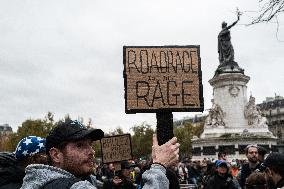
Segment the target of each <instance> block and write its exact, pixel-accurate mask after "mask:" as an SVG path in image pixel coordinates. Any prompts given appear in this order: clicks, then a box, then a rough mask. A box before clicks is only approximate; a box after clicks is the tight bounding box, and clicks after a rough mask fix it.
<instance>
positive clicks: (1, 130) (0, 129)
mask: <svg viewBox="0 0 284 189" xmlns="http://www.w3.org/2000/svg"><path fill="white" fill-rule="evenodd" d="M11 133H13V130H12V127H11V126H9V124H3V125H0V135H7V134H11Z"/></svg>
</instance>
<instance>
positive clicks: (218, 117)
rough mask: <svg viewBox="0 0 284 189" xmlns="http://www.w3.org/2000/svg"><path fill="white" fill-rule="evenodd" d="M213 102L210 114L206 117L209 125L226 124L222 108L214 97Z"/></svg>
mask: <svg viewBox="0 0 284 189" xmlns="http://www.w3.org/2000/svg"><path fill="white" fill-rule="evenodd" d="M211 102H212V108H210V109H209V115H208V117H207V119H206V122H207V125H210V126H211V127H218V126H225V123H224V112H223V110H222V108H221V107H220V106H219V105H218V104H216V103H215V102H214V99H212V100H211Z"/></svg>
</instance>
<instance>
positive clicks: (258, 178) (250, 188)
mask: <svg viewBox="0 0 284 189" xmlns="http://www.w3.org/2000/svg"><path fill="white" fill-rule="evenodd" d="M245 189H268V180H267V178H266V175H265V173H264V172H259V171H255V172H253V173H252V174H250V175H249V176H248V178H247V179H246V183H245Z"/></svg>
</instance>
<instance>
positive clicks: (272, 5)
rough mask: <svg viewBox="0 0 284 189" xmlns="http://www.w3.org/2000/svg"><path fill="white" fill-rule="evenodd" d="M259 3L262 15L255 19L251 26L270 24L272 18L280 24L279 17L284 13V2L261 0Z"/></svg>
mask: <svg viewBox="0 0 284 189" xmlns="http://www.w3.org/2000/svg"><path fill="white" fill-rule="evenodd" d="M259 3H260V10H259V12H260V14H259V16H258V17H256V18H254V19H253V21H252V22H251V23H250V25H252V24H257V23H263V22H269V21H271V19H272V18H276V21H277V22H278V20H277V16H278V15H279V14H281V13H283V12H284V0H259Z"/></svg>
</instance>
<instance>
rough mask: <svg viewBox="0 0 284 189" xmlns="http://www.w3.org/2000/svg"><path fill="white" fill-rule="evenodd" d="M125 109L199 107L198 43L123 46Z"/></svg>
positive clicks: (200, 102) (178, 110)
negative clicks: (188, 44) (193, 44)
mask: <svg viewBox="0 0 284 189" xmlns="http://www.w3.org/2000/svg"><path fill="white" fill-rule="evenodd" d="M123 62H124V87H125V112H126V113H139V112H158V111H161V110H168V111H177V112H181V111H203V108H204V105H203V90H202V77H201V61H200V47H199V46H162V47H158V46H150V47H140V46H124V47H123Z"/></svg>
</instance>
